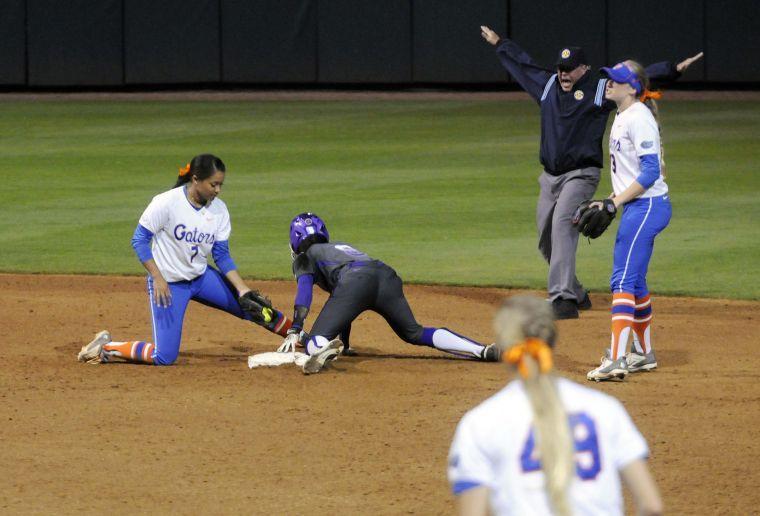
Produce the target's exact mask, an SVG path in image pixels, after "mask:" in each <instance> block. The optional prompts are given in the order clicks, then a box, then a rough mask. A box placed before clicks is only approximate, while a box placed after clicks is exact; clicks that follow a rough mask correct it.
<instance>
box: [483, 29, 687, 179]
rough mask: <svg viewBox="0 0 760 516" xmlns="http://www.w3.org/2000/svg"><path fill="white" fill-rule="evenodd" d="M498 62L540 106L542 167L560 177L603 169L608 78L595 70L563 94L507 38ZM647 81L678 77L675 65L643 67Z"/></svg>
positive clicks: (552, 75) (553, 76) (555, 81)
mask: <svg viewBox="0 0 760 516" xmlns="http://www.w3.org/2000/svg"><path fill="white" fill-rule="evenodd" d="M496 53H497V54H498V56H499V60H501V64H502V65H503V66H504V68H506V69H507V71H508V72H509V74H510V75H511V76H512V77H513V78H514V79H515V80H516V81H517V82H518V83H519V84H520V86H522V88H523V89H524V90H525V91H526V92H528V94H529V95H530V96H531V97H533V98H534V99H535V100H536V102H538V104H539V106H541V164H542V165H543V166H544V169H545V170H546V172H547V173H549V174H551V175H553V176H559V175H562V174H564V173H565V172H569V171H571V170H575V169H578V168H585V167H598V168H602V163H603V158H602V156H603V155H602V137H603V136H604V130H605V129H606V127H607V119H608V118H609V114H610V112H611V111H613V110H614V109H615V107H616V106H615V103H614V102H611V101H609V100H606V99H605V98H604V87H605V85H606V83H607V79H606V78H605V77H603V76H602V75H601V74H600V72H599V71H595V72H594V71H591V70H589V71H588V72H586V73H585V74H584V75H583V76H582V77H581V78H580V79H578V82H576V83H575V84H574V85H573V89H572V90H571V91H568V92H565V91H562V87H561V86H560V84H559V78H558V77H557V74H556V73H552V72H551V71H550V70H547V69H545V68H543V67H541V66H539V65H537V64H536V63H535V62H534V61H533V59H531V57H530V56H529V55H528V54H526V53H525V51H524V50H523V49H522V48H520V47H519V46H517V44H515V43H514V42H513V41H511V40H509V39H502V40H501V41H499V43H498V44H497V47H496ZM646 72H647V75H648V76H649V79H650V81H652V82H656V83H660V84H661V83H663V82H668V81H673V80H675V79H677V78H678V77H679V76H680V75H681V74H680V73H679V72H678V71H676V67H675V65H674V64H673V63H670V62H662V63H655V64H653V65H650V66H648V67H647V69H646Z"/></svg>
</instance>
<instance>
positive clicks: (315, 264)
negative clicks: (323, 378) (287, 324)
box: [278, 213, 497, 374]
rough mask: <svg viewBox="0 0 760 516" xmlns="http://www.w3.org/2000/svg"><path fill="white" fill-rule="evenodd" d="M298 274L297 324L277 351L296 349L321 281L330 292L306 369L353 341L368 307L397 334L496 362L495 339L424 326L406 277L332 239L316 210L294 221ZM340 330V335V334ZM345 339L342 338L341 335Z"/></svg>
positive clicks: (310, 342) (308, 346)
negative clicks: (354, 328)
mask: <svg viewBox="0 0 760 516" xmlns="http://www.w3.org/2000/svg"><path fill="white" fill-rule="evenodd" d="M290 249H291V253H292V256H293V274H294V275H295V277H296V280H297V282H298V292H297V293H296V298H295V303H294V315H293V325H292V327H291V328H290V330H288V333H289V334H290V335H288V337H287V338H286V339H285V342H283V344H282V346H280V348H279V349H278V351H282V352H288V351H293V350H294V349H295V346H296V345H297V344H298V343H299V340H300V338H301V336H300V333H301V330H302V328H303V324H304V321H305V320H306V316H307V315H308V314H309V309H310V308H311V300H312V290H313V286H314V284H315V283H316V284H317V285H319V286H320V287H321V288H322V290H325V291H326V292H329V294H330V297H329V299H328V300H327V302H326V303H325V306H324V308H323V309H322V311H321V312H320V314H319V316H318V317H317V320H316V321H315V322H314V325H313V326H312V328H311V332H310V337H308V339H307V341H306V344H305V348H306V353H307V354H309V355H310V356H309V359H308V361H307V362H306V363H305V364H304V366H303V372H304V373H305V374H311V373H316V372H319V371H320V370H321V369H322V366H324V364H325V362H327V361H328V360H333V359H335V358H336V357H337V355H338V353H339V352H340V351H339V350H340V347H341V346H343V345H344V344H346V345H347V344H348V335H349V333H350V330H351V323H352V322H353V321H354V319H356V318H357V317H358V316H359V314H361V313H362V312H364V311H365V310H373V311H375V312H377V313H379V314H380V315H382V316H383V317H384V318H385V320H386V321H387V322H388V324H389V325H390V326H391V328H393V331H394V332H396V335H398V336H399V337H401V338H402V339H403V340H404V341H406V342H408V343H410V344H417V345H423V346H430V347H433V348H436V349H440V350H441V351H445V352H447V353H451V354H453V355H457V356H460V357H464V358H471V359H478V360H485V361H489V362H494V361H496V360H497V356H496V354H495V352H496V347H495V346H494V345H490V346H484V345H483V344H480V343H478V342H475V341H473V340H470V339H468V338H466V337H463V336H461V335H458V334H456V333H454V332H452V331H450V330H448V329H446V328H423V327H422V326H420V325H419V324H418V323H417V321H416V320H415V319H414V315H413V314H412V310H411V309H410V308H409V303H407V301H406V298H405V297H404V292H403V286H402V282H401V278H399V277H398V275H396V271H394V270H393V269H392V268H390V267H389V266H387V265H385V264H384V263H383V262H381V261H379V260H374V259H372V258H370V257H369V256H368V255H366V254H364V253H363V252H361V251H359V250H357V249H354V248H353V247H351V246H350V245H348V244H345V243H342V242H334V243H331V242H330V234H329V233H328V231H327V227H326V226H325V223H324V222H323V221H322V219H320V218H319V217H318V216H317V215H315V214H313V213H301V214H300V215H297V216H296V217H295V218H294V219H293V221H292V222H291V224H290ZM338 336H341V337H342V338H341V339H338V338H336V337H338ZM341 340H342V341H341Z"/></svg>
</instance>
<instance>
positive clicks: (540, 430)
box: [448, 296, 662, 516]
mask: <svg viewBox="0 0 760 516" xmlns="http://www.w3.org/2000/svg"><path fill="white" fill-rule="evenodd" d="M494 326H495V331H496V345H497V346H499V349H500V350H503V361H504V362H506V363H508V364H510V370H513V371H514V370H515V369H516V372H517V373H518V374H519V376H518V378H517V379H515V380H513V381H511V382H510V383H509V384H507V386H506V387H505V388H504V389H502V390H501V391H499V392H498V393H496V394H495V395H494V396H492V397H490V398H489V399H487V400H486V401H484V402H483V403H481V404H480V405H478V406H477V407H475V408H474V409H472V410H470V411H469V412H468V413H467V414H465V416H464V417H463V418H462V420H461V421H460V423H459V426H458V427H457V430H456V435H455V436H454V441H453V443H452V445H451V451H450V454H449V467H448V477H449V481H450V483H451V486H452V489H453V491H454V494H455V495H456V496H457V498H458V505H459V513H460V514H462V515H468V516H475V515H478V516H481V515H482V516H485V515H487V514H499V515H507V514H515V515H525V514H559V515H570V514H574V515H576V516H577V515H583V514H589V515H591V514H605V515H618V514H620V515H622V514H623V496H622V493H621V486H620V478H621V477H622V478H623V481H624V482H625V484H626V485H627V486H628V487H629V488H630V490H631V492H632V494H633V500H634V504H635V505H636V507H637V509H638V511H639V514H649V515H651V514H660V513H661V512H662V501H661V500H660V496H659V494H658V492H657V487H656V485H655V483H654V480H653V479H652V477H651V475H650V473H649V469H648V467H647V464H646V460H645V459H646V458H647V456H648V454H649V450H648V448H647V444H646V442H645V441H644V438H643V437H642V436H641V434H640V433H639V432H638V430H637V429H636V427H635V426H634V424H633V422H632V421H631V418H630V417H629V416H628V413H627V412H626V411H625V409H624V408H623V406H622V405H621V404H620V402H619V401H617V400H616V399H614V398H612V397H611V396H608V395H606V394H603V393H601V392H597V391H595V390H592V389H588V388H586V387H582V386H580V385H578V384H576V383H574V382H571V381H569V380H566V379H564V378H561V377H559V376H557V375H555V374H554V373H553V372H552V349H553V347H554V344H555V340H556V336H557V332H556V327H555V324H554V318H553V316H552V311H551V307H550V306H549V305H548V304H547V303H546V301H544V300H541V299H538V298H535V297H531V296H516V297H513V298H510V299H508V300H507V301H505V303H504V304H503V305H502V307H501V309H500V310H499V312H498V313H497V315H496V319H495V323H494Z"/></svg>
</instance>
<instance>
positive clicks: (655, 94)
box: [639, 88, 662, 102]
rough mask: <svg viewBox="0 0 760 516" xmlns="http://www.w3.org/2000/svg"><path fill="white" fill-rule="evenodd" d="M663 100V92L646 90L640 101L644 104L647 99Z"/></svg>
mask: <svg viewBox="0 0 760 516" xmlns="http://www.w3.org/2000/svg"><path fill="white" fill-rule="evenodd" d="M661 98H662V92H661V91H650V90H647V89H646V88H645V89H644V93H642V94H641V97H639V100H640V101H641V102H644V101H646V100H647V99H652V100H660V99H661Z"/></svg>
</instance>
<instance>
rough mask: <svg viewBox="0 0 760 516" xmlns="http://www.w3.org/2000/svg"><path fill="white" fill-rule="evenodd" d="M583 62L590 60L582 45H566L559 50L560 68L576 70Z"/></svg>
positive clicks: (558, 65)
mask: <svg viewBox="0 0 760 516" xmlns="http://www.w3.org/2000/svg"><path fill="white" fill-rule="evenodd" d="M583 64H588V60H587V59H586V53H585V52H584V51H583V48H582V47H565V48H563V49H562V50H560V51H559V56H558V57H557V63H556V65H557V68H559V69H560V70H574V69H575V68H578V67H579V66H580V65H583Z"/></svg>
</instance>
